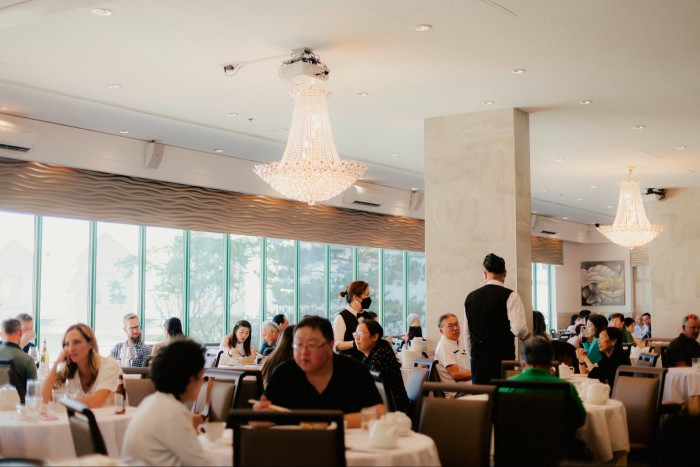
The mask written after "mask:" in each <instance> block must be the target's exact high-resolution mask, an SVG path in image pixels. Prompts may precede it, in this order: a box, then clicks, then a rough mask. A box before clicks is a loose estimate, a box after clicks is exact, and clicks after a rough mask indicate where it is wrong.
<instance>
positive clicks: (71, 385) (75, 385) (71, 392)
mask: <svg viewBox="0 0 700 467" xmlns="http://www.w3.org/2000/svg"><path fill="white" fill-rule="evenodd" d="M81 389H82V388H81V387H80V380H79V379H75V378H74V379H67V380H66V396H68V397H69V398H70V399H77V398H78V395H79V394H80V391H81Z"/></svg>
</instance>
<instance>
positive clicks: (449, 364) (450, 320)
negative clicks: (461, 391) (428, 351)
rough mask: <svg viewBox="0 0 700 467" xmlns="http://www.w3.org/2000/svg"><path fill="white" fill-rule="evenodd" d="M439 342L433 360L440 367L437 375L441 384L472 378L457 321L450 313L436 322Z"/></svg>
mask: <svg viewBox="0 0 700 467" xmlns="http://www.w3.org/2000/svg"><path fill="white" fill-rule="evenodd" d="M438 328H440V334H441V336H440V340H439V341H438V344H437V346H436V347H435V360H437V361H438V362H439V363H440V365H439V366H438V367H437V368H438V373H439V374H440V381H442V382H443V383H454V382H456V381H468V380H470V379H471V378H472V372H471V371H470V369H469V356H468V355H467V352H466V348H465V346H464V342H463V341H462V338H461V330H460V326H459V319H458V318H457V317H456V316H455V315H453V314H452V313H445V314H444V315H442V316H440V319H439V320H438Z"/></svg>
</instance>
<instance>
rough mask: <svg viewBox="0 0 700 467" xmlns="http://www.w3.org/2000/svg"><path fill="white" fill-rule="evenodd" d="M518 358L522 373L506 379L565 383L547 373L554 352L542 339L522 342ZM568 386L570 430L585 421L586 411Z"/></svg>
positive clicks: (573, 388) (545, 340) (571, 385)
mask: <svg viewBox="0 0 700 467" xmlns="http://www.w3.org/2000/svg"><path fill="white" fill-rule="evenodd" d="M520 356H521V358H522V360H523V363H524V369H523V372H522V373H520V374H519V375H515V376H511V377H510V378H508V379H509V380H512V381H536V382H551V383H566V382H567V381H566V380H563V379H561V378H559V377H557V376H554V375H553V374H551V373H550V372H549V368H550V367H551V366H552V358H553V357H554V352H553V351H552V345H551V344H550V343H549V341H548V340H547V339H545V338H544V337H542V336H534V337H531V338H530V339H528V340H526V341H525V342H523V343H522V345H521V348H520ZM569 386H570V387H571V399H570V400H571V406H570V407H569V420H571V424H572V428H578V427H580V426H582V425H583V424H584V423H585V421H586V409H585V408H584V407H583V403H582V402H581V399H580V398H579V397H578V392H577V391H576V388H575V387H574V385H573V384H571V383H569ZM501 391H506V392H510V391H527V389H515V388H503V389H501Z"/></svg>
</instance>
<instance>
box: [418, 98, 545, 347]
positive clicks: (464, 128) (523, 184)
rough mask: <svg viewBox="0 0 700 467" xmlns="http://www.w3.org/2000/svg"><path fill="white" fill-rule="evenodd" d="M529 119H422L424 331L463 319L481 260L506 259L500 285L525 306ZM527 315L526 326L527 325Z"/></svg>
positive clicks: (508, 112) (478, 281) (504, 114)
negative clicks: (451, 317) (445, 319)
mask: <svg viewBox="0 0 700 467" xmlns="http://www.w3.org/2000/svg"><path fill="white" fill-rule="evenodd" d="M530 214H531V211H530V142H529V117H528V114H527V113H525V112H523V111H521V110H518V109H503V110H493V111H486V112H477V113H470V114H461V115H452V116H446V117H436V118H431V119H427V120H426V121H425V257H426V324H425V327H426V330H427V334H428V339H429V342H430V343H431V344H432V346H434V345H435V343H436V342H437V340H438V339H439V337H440V335H439V332H438V329H437V320H438V318H439V316H440V315H442V314H443V313H448V312H451V313H454V314H456V315H457V316H458V317H459V318H460V320H461V321H463V320H464V299H465V297H466V295H467V293H468V292H470V291H471V290H474V289H476V288H478V287H481V286H482V285H483V274H482V272H483V267H482V263H483V260H484V256H486V255H487V254H488V253H491V252H493V253H495V254H497V255H499V256H501V257H503V258H504V259H505V261H506V269H507V270H508V275H507V277H506V284H505V285H506V287H509V288H511V289H513V290H516V291H517V292H518V293H519V294H520V296H521V297H522V300H523V303H524V304H525V309H526V310H527V311H531V310H532V305H531V282H532V269H531V250H530V236H531V232H532V229H531V225H530ZM531 321H532V317H531V313H528V323H529V325H530V327H531Z"/></svg>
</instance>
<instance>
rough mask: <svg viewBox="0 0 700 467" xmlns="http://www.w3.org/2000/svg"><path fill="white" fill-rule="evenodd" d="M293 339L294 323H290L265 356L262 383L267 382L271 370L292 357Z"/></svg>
mask: <svg viewBox="0 0 700 467" xmlns="http://www.w3.org/2000/svg"><path fill="white" fill-rule="evenodd" d="M293 341H294V325H293V324H290V325H289V326H287V327H286V328H284V331H282V335H281V336H280V338H279V340H278V341H277V345H275V350H273V351H272V353H271V354H270V355H268V356H267V357H265V359H264V360H263V364H262V370H261V372H262V377H263V384H267V380H269V379H270V375H271V374H272V370H274V369H275V367H276V366H277V365H279V364H280V363H282V362H286V361H287V360H291V359H292V358H294V349H292V342H293Z"/></svg>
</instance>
